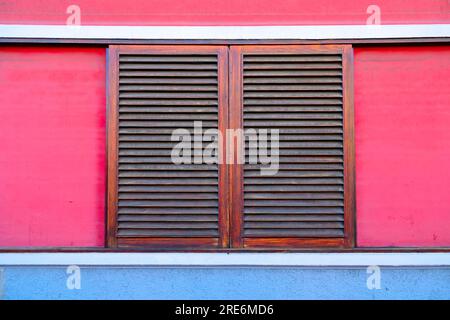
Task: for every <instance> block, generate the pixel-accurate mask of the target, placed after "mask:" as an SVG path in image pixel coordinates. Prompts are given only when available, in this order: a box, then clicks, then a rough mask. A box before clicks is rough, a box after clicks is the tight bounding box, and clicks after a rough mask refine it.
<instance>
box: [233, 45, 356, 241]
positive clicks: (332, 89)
mask: <svg viewBox="0 0 450 320" xmlns="http://www.w3.org/2000/svg"><path fill="white" fill-rule="evenodd" d="M230 59H231V60H230V65H231V74H232V78H231V83H230V88H231V101H230V108H231V117H230V121H231V126H232V127H233V128H244V129H261V128H266V129H270V128H273V129H279V132H280V142H279V144H280V149H279V152H280V155H279V159H280V165H279V171H278V173H277V174H276V175H273V176H262V175H261V173H260V167H261V166H260V165H252V164H248V163H247V162H246V163H245V164H244V165H234V166H233V167H234V168H233V172H232V176H233V177H234V179H233V182H232V183H233V184H234V187H233V195H232V199H233V201H234V205H233V210H232V231H231V232H232V246H233V247H306V246H351V245H352V243H353V232H352V230H353V210H354V209H353V193H354V182H353V180H354V168H353V163H354V161H353V159H354V155H353V114H352V110H353V109H352V101H351V92H350V90H351V87H352V83H351V70H350V65H351V48H350V47H348V46H235V47H232V50H231V58H230ZM247 146H248V141H246V147H247Z"/></svg>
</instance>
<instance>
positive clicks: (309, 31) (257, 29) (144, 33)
mask: <svg viewBox="0 0 450 320" xmlns="http://www.w3.org/2000/svg"><path fill="white" fill-rule="evenodd" d="M443 37H450V24H415V25H336V26H327V25H325V26H62V25H0V39H1V38H23V39H30V38H45V39H130V40H156V39H159V40H185V39H186V40H191V39H192V40H208V39H217V40H247V39H266V40H267V39H274V40H276V39H296V40H323V39H401V38H443Z"/></svg>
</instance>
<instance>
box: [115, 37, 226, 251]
mask: <svg viewBox="0 0 450 320" xmlns="http://www.w3.org/2000/svg"><path fill="white" fill-rule="evenodd" d="M111 50H112V51H111V52H110V54H111V56H110V58H112V60H114V61H115V64H114V66H115V67H116V69H114V68H113V67H114V66H113V67H112V68H111V69H113V71H114V73H115V74H114V75H111V76H112V77H113V80H114V79H116V82H115V83H113V84H111V86H112V88H113V89H112V90H114V91H115V92H117V93H118V96H117V97H116V99H115V101H116V104H117V105H116V114H112V115H110V116H111V117H112V118H114V119H117V120H116V121H117V123H114V124H113V126H115V127H116V129H117V135H116V139H117V141H116V146H117V155H116V159H113V160H111V159H110V162H114V163H115V164H116V165H114V164H112V165H113V166H114V168H113V169H112V170H113V171H115V174H116V175H117V177H116V179H115V180H116V181H117V188H116V192H115V194H116V197H117V198H116V199H114V200H115V201H114V202H113V203H112V204H111V205H112V206H114V208H115V211H116V215H115V217H116V219H115V221H113V223H112V225H113V226H112V230H110V232H112V233H113V238H115V240H112V244H113V245H114V241H115V244H116V245H119V246H133V245H145V246H148V247H152V246H154V247H164V248H170V247H174V248H177V247H199V246H201V247H217V246H226V245H227V241H228V240H227V238H228V236H227V217H226V210H225V201H226V189H225V188H220V187H219V186H220V185H221V184H223V183H224V180H225V179H226V171H225V170H226V168H225V166H221V165H219V164H218V163H213V164H205V163H204V162H202V163H200V164H195V163H193V162H192V163H190V164H174V163H173V162H172V158H171V152H172V149H173V147H174V146H175V145H177V144H178V143H179V141H172V140H171V134H172V132H173V131H174V130H176V129H185V130H187V131H189V133H190V134H191V137H192V142H194V139H195V137H194V136H193V134H194V121H201V124H202V127H203V129H204V130H206V129H220V130H223V128H225V126H226V121H227V117H226V112H224V110H225V108H226V100H225V99H226V96H225V94H224V93H225V91H226V85H227V77H226V75H227V74H226V72H227V64H226V63H227V62H226V58H227V51H226V50H227V48H226V47H219V46H205V47H191V46H179V47H168V46H152V47H133V46H117V47H114V48H112V49H111ZM113 121H114V120H113ZM215 140H216V141H217V135H215ZM205 144H206V143H205V142H204V143H203V147H205ZM198 152H200V154H201V152H202V149H192V155H194V154H195V153H198ZM110 174H111V171H110Z"/></svg>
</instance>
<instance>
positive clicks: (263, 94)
mask: <svg viewBox="0 0 450 320" xmlns="http://www.w3.org/2000/svg"><path fill="white" fill-rule="evenodd" d="M244 98H267V99H275V98H342V93H341V92H339V91H323V92H308V91H300V92H294V91H285V92H280V91H256V92H251V91H250V92H248V91H246V90H245V89H244Z"/></svg>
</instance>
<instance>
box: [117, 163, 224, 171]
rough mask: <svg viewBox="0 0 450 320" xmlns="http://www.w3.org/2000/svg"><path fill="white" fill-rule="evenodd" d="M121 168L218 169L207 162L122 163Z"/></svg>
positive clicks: (161, 169) (150, 169)
mask: <svg viewBox="0 0 450 320" xmlns="http://www.w3.org/2000/svg"><path fill="white" fill-rule="evenodd" d="M119 170H149V171H166V170H171V171H173V170H175V171H205V170H212V171H214V170H217V165H207V164H121V165H119Z"/></svg>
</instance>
